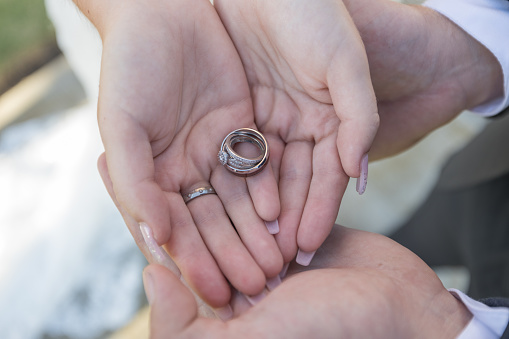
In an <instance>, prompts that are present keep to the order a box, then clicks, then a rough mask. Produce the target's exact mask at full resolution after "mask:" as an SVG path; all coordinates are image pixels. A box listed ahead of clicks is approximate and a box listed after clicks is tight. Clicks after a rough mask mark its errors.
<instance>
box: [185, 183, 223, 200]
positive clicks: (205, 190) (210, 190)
mask: <svg viewBox="0 0 509 339" xmlns="http://www.w3.org/2000/svg"><path fill="white" fill-rule="evenodd" d="M206 194H217V193H216V190H215V189H214V187H212V186H205V187H198V188H195V189H194V190H192V191H191V192H189V193H187V194H182V198H184V202H185V203H186V204H187V203H188V202H190V201H191V200H193V199H196V198H198V197H201V196H202V195H206Z"/></svg>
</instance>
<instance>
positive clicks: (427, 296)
mask: <svg viewBox="0 0 509 339" xmlns="http://www.w3.org/2000/svg"><path fill="white" fill-rule="evenodd" d="M299 270H302V267H298V268H297V267H292V268H291V269H290V271H289V276H288V278H286V279H285V280H284V281H283V283H282V284H281V285H280V286H279V287H277V288H276V289H275V290H274V291H272V292H271V293H270V294H269V295H268V296H267V297H265V299H263V300H262V301H261V302H260V303H258V304H257V305H255V306H254V307H252V308H245V307H244V304H243V301H242V300H236V301H234V303H233V305H234V309H235V310H236V314H237V315H236V317H235V318H234V319H232V320H230V321H228V322H222V321H220V320H216V319H207V318H200V317H198V316H197V313H196V312H197V307H196V303H195V301H194V298H193V296H192V294H191V293H190V292H189V291H188V290H187V289H186V288H185V287H184V286H183V285H182V284H181V283H180V281H179V280H178V279H177V278H176V277H175V276H174V275H172V274H171V273H170V271H168V270H167V269H166V268H164V267H163V266H158V265H150V266H148V267H147V268H146V269H145V271H144V283H145V288H146V291H147V296H148V298H149V301H150V302H151V338H203V337H207V338H240V337H242V338H454V337H456V336H457V335H458V334H459V333H460V331H461V330H462V329H463V328H464V327H465V326H466V324H467V323H468V321H469V320H470V318H471V314H470V313H469V311H468V310H467V309H466V308H465V306H464V305H463V304H462V303H461V302H459V301H458V300H457V299H455V298H454V297H453V296H452V295H451V294H450V293H449V292H448V291H447V290H446V289H445V288H444V287H443V285H442V283H441V282H440V280H439V279H438V277H437V276H436V275H435V274H434V272H433V271H432V270H431V269H430V268H429V267H428V266H427V265H426V264H425V263H424V262H423V261H422V260H420V259H419V258H418V257H417V256H416V255H414V254H413V253H412V252H410V251H409V250H407V249H406V248H404V247H402V246H401V245H399V244H397V243H395V242H393V241H392V240H390V239H388V238H386V237H384V236H381V235H377V234H373V233H368V232H362V231H356V230H352V229H348V228H344V227H341V226H336V227H335V228H334V229H333V232H332V233H331V236H330V237H329V238H328V239H327V241H326V242H325V243H324V245H323V246H322V248H321V249H320V250H319V251H318V252H317V254H316V256H315V260H314V261H313V264H312V267H310V268H309V270H308V271H305V272H299Z"/></svg>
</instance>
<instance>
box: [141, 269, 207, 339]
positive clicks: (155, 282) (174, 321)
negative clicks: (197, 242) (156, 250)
mask: <svg viewBox="0 0 509 339" xmlns="http://www.w3.org/2000/svg"><path fill="white" fill-rule="evenodd" d="M143 285H144V287H145V293H146V295H147V299H148V302H149V304H150V307H151V311H150V332H151V336H150V337H151V338H176V337H177V336H178V335H179V334H182V332H183V331H184V330H185V329H186V328H187V327H189V326H190V325H191V324H192V323H194V321H195V320H197V318H198V307H197V305H196V301H195V299H194V296H193V294H192V293H191V291H189V290H188V289H187V288H186V287H185V286H184V285H183V284H182V282H180V280H179V279H178V278H177V277H176V276H175V275H174V274H172V273H171V272H170V271H169V270H168V269H166V268H165V267H164V266H161V265H156V264H152V265H149V266H147V267H146V268H145V269H144V270H143Z"/></svg>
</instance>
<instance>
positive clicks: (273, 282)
mask: <svg viewBox="0 0 509 339" xmlns="http://www.w3.org/2000/svg"><path fill="white" fill-rule="evenodd" d="M279 285H281V278H280V277H279V275H276V276H275V277H274V278H270V279H267V288H268V289H269V291H272V290H274V289H275V288H276V287H278V286H279Z"/></svg>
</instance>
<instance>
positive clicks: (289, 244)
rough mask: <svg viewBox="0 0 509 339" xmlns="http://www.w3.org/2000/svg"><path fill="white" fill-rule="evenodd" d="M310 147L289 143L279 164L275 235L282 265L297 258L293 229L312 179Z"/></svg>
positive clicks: (304, 143) (295, 227) (309, 145)
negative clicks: (277, 214) (277, 227)
mask: <svg viewBox="0 0 509 339" xmlns="http://www.w3.org/2000/svg"><path fill="white" fill-rule="evenodd" d="M312 158H313V149H312V145H311V144H310V143H307V142H291V143H288V144H287V145H286V148H285V150H284V154H283V158H282V160H281V170H280V176H279V192H280V197H281V215H280V216H279V219H278V220H279V233H278V234H277V235H276V240H277V242H278V245H279V248H280V249H281V253H282V254H283V258H284V261H285V262H290V261H292V260H293V259H294V258H295V255H296V254H297V229H298V227H299V224H300V222H301V217H302V212H303V211H304V206H305V204H306V200H307V196H308V191H309V185H310V183H311V177H312Z"/></svg>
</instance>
